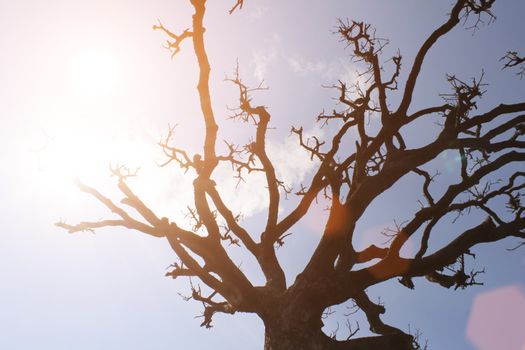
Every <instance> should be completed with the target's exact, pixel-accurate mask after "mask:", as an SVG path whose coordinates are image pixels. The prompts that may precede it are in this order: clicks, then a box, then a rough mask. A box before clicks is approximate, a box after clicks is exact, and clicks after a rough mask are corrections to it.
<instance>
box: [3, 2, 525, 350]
mask: <svg viewBox="0 0 525 350" xmlns="http://www.w3.org/2000/svg"><path fill="white" fill-rule="evenodd" d="M231 2H232V4H230V3H229V2H228V1H221V2H220V3H219V2H213V3H210V4H209V6H208V11H207V14H206V18H205V26H206V28H207V31H206V35H205V40H206V45H207V50H208V55H209V58H210V62H211V66H212V76H211V81H210V86H211V93H212V100H213V106H214V109H215V114H216V118H217V121H218V123H219V125H220V132H219V140H223V139H228V140H234V141H237V142H240V141H242V140H244V141H246V140H247V138H249V136H247V135H250V133H252V134H253V129H252V128H251V127H250V126H249V125H239V124H236V123H234V122H232V121H231V120H229V119H228V117H229V116H230V115H231V112H230V111H229V110H228V107H231V106H234V105H235V103H236V102H237V97H236V89H235V88H234V87H233V86H232V85H231V84H228V82H225V81H224V80H225V77H228V76H231V75H232V73H233V72H234V69H235V67H236V64H237V62H238V63H239V68H240V73H241V76H242V77H243V79H244V80H245V81H246V82H247V83H248V84H250V85H252V86H256V85H257V84H258V83H259V82H260V81H261V80H264V82H265V84H266V85H267V86H268V87H269V89H268V90H265V91H260V92H258V93H257V94H256V95H255V96H254V102H256V103H259V104H264V105H266V106H267V107H268V109H269V111H270V112H271V113H272V122H271V127H272V129H271V130H270V131H269V136H268V137H269V140H268V148H269V153H270V156H271V157H272V159H273V160H274V162H275V165H276V168H277V169H278V170H277V171H278V174H279V176H280V178H282V179H284V180H285V181H286V182H287V183H289V184H292V185H295V186H298V185H299V183H300V182H301V181H303V180H305V179H307V178H308V176H309V174H311V170H312V169H313V168H314V166H315V164H314V163H312V162H310V161H309V157H308V155H306V154H304V153H303V152H302V151H301V150H300V149H298V147H297V145H296V141H295V140H294V139H293V138H292V137H290V135H289V134H290V133H289V131H290V127H291V126H292V125H294V126H300V125H302V126H303V127H304V128H305V130H306V131H307V132H308V134H310V135H317V136H320V137H323V136H328V135H329V134H330V131H331V129H330V128H325V129H319V128H318V126H317V125H316V124H315V122H314V120H315V116H316V115H317V114H319V112H321V111H322V110H323V109H326V110H331V109H333V108H334V107H337V106H336V104H335V101H334V97H336V93H335V92H334V90H332V89H328V88H326V86H330V85H332V84H334V83H335V82H337V80H338V79H341V80H344V81H350V82H351V81H354V80H355V79H357V74H356V69H357V68H358V67H357V66H356V65H355V63H353V62H352V61H351V59H350V53H351V52H350V50H349V49H345V45H344V43H342V42H340V40H339V38H338V37H337V36H336V35H335V34H333V32H334V30H335V27H336V25H337V19H338V18H341V19H346V18H349V19H357V20H366V21H367V22H369V23H371V24H373V25H374V26H375V27H376V28H377V34H378V36H380V37H384V38H388V39H389V40H390V43H389V45H388V46H387V47H386V48H385V55H386V56H385V59H384V61H387V59H388V57H389V56H388V55H392V54H394V53H396V52H397V50H399V51H400V52H401V54H402V55H403V60H404V63H403V68H404V69H407V68H408V67H409V66H410V62H411V60H412V59H413V57H414V54H415V52H416V50H417V48H418V45H420V44H421V43H422V42H423V40H424V39H425V38H426V36H427V35H428V34H430V33H431V32H432V31H433V29H435V28H436V27H437V26H439V24H440V23H442V22H443V21H444V20H445V18H446V14H447V12H448V10H449V8H450V1H438V0H433V1H425V2H423V1H416V0H411V1H409V0H404V1H389V2H387V1H356V0H347V1H335V0H329V1H315V2H314V1H299V0H290V1H286V2H282V1H275V0H266V1H262V0H245V6H244V8H243V9H242V11H238V12H235V13H234V14H233V15H231V16H229V15H228V9H229V8H230V7H231V5H233V1H231ZM524 11H525V3H524V2H522V1H510V0H501V1H498V2H497V4H496V5H495V8H494V14H495V15H496V17H497V19H496V20H495V21H494V22H493V23H490V24H487V25H482V26H481V27H480V28H479V29H478V30H477V31H475V32H473V31H472V30H471V29H465V28H464V27H465V26H460V27H458V28H456V29H455V30H453V32H452V33H451V35H449V36H448V37H446V38H444V39H443V40H442V41H440V42H439V43H438V44H437V45H436V46H435V48H434V49H433V50H432V51H431V53H430V54H429V56H428V58H427V60H426V61H425V64H424V66H423V72H422V75H421V79H420V81H418V85H417V92H416V94H415V101H416V102H415V105H414V106H415V107H414V108H416V107H422V106H428V105H432V104H439V103H440V102H441V97H440V96H439V94H440V93H443V92H447V91H448V85H447V82H446V79H445V74H446V73H453V74H457V75H458V77H462V78H464V79H470V78H471V77H477V76H479V75H480V74H481V72H482V71H484V72H485V73H484V74H485V79H486V82H487V83H488V84H489V85H488V86H487V87H486V89H487V93H486V95H485V97H484V98H483V99H482V101H481V102H480V103H479V106H478V107H479V109H480V110H481V111H483V110H487V109H488V108H491V107H492V106H495V105H497V104H499V103H502V102H507V103H511V102H518V101H521V100H522V99H523V95H524V94H523V91H524V84H525V81H523V80H520V79H519V78H518V77H516V76H515V75H514V72H512V71H502V70H501V65H502V63H501V62H499V61H498V60H499V58H500V57H501V56H502V55H503V54H504V53H505V52H506V51H507V50H518V51H521V52H525V44H524V43H523V38H522V33H523V28H522V24H521V22H522V19H521V15H522V14H523V12H524ZM191 14H192V9H191V6H190V5H189V2H188V3H187V2H186V1H168V0H151V1H148V2H144V1H137V0H112V1H110V2H109V1H102V0H91V1H83V0H47V1H38V0H18V1H7V0H0V47H2V50H1V51H0V121H1V122H2V127H1V128H0V159H1V161H2V170H3V171H2V172H1V174H0V219H1V221H2V223H3V225H2V229H1V230H0V276H1V278H2V282H1V285H0V348H2V349H10V350H32V349H42V350H47V349H50V350H51V349H52V350H60V349H75V350H77V349H78V350H84V349H99V350H109V349H111V350H120V349H122V350H124V349H126V350H138V349H152V350H164V349H207V348H210V347H213V348H215V349H230V350H237V349H239V350H240V349H262V345H263V340H264V330H263V325H262V322H261V321H259V320H258V319H257V317H256V316H254V315H246V314H236V315H234V316H230V315H217V316H215V317H214V327H213V328H212V329H211V330H207V329H204V328H201V327H199V324H200V320H199V318H195V316H198V315H200V312H201V306H200V305H199V304H198V303H195V302H194V303H192V302H185V301H184V300H183V298H181V294H182V295H187V294H189V287H188V284H187V281H185V280H182V279H180V280H171V279H168V278H165V277H164V273H165V272H166V269H167V267H168V266H169V265H170V264H171V263H173V262H174V261H176V257H175V256H174V254H173V252H172V251H171V250H170V248H169V246H168V244H167V242H165V241H164V240H162V239H155V238H151V237H144V236H143V235H141V234H139V233H137V232H132V231H127V230H122V229H105V230H99V231H97V233H96V234H90V233H80V234H75V235H70V234H68V233H66V232H64V231H63V230H61V229H59V228H57V227H55V226H54V225H53V224H54V223H55V222H57V221H66V222H68V223H74V222H78V221H81V220H89V219H91V220H96V219H99V218H107V217H109V213H107V212H106V211H105V210H104V208H102V207H101V206H100V205H99V204H98V203H97V202H95V201H94V200H92V199H91V198H89V197H87V196H86V195H85V194H83V193H81V192H80V191H79V190H78V189H77V188H76V187H75V186H74V185H73V179H74V178H75V177H79V178H80V179H82V180H83V181H84V182H86V183H88V184H90V185H93V186H96V187H97V188H98V189H100V190H101V191H103V192H104V193H105V194H107V195H108V196H112V198H116V199H118V192H117V191H116V186H115V179H114V178H111V177H110V176H109V171H108V165H109V164H113V165H117V164H126V165H128V166H130V167H140V171H139V176H138V177H137V178H134V179H132V180H130V185H131V186H132V187H133V188H134V189H135V191H136V193H137V194H139V195H140V196H141V197H142V198H143V200H144V201H145V202H146V203H148V204H150V206H151V207H152V208H154V209H155V210H156V212H157V213H158V214H159V216H167V217H170V218H173V219H176V220H181V221H183V220H185V217H184V211H185V208H186V205H187V204H188V203H190V200H191V187H190V186H191V181H192V176H193V175H192V174H191V173H188V174H186V175H185V174H184V173H183V172H182V171H181V170H180V169H178V168H177V167H176V166H175V165H174V164H170V165H168V166H166V167H162V168H160V167H159V166H158V165H157V164H158V163H161V162H163V161H164V160H165V158H163V154H162V152H161V150H160V148H159V147H158V146H157V142H158V141H159V140H160V139H161V138H162V137H163V136H165V135H166V132H167V130H168V125H172V126H173V125H177V126H176V128H175V138H174V142H175V143H176V144H177V145H178V146H183V147H185V148H186V149H187V150H188V151H189V152H190V153H192V154H193V153H195V152H199V151H200V149H201V143H202V136H203V135H202V131H201V129H202V125H203V123H202V118H201V115H200V112H199V104H198V96H197V94H196V89H195V86H196V82H197V70H196V68H197V67H196V63H195V58H194V55H193V51H192V47H191V45H190V43H189V42H187V43H183V45H182V47H181V48H182V50H181V52H180V53H179V54H178V55H177V56H176V57H175V58H174V59H171V57H170V53H169V52H168V50H166V49H165V48H163V46H162V45H163V43H164V42H165V39H166V38H165V37H164V36H163V35H162V33H160V32H155V31H153V30H152V26H153V25H154V24H156V23H157V21H158V20H160V21H162V23H163V24H164V25H166V26H167V27H169V28H171V29H173V31H175V32H178V31H181V30H183V29H185V28H187V27H188V26H189V25H190V24H191ZM466 26H468V23H467V25H466ZM387 64H388V62H386V63H385V65H387ZM402 77H404V76H402ZM394 101H395V99H394ZM432 130H433V127H432V126H422V128H421V129H418V130H417V133H416V132H413V133H412V134H411V135H412V138H411V139H410V142H412V145H417V143H418V142H421V141H424V140H425V137H427V136H429V135H431V132H432ZM452 157H453V155H451V154H443V155H442V156H441V158H440V159H438V160H437V165H438V166H439V167H441V170H442V171H441V172H442V173H443V178H444V179H445V180H447V179H449V180H450V179H453V178H454V176H455V174H454V173H453V172H454V170H453V167H452V165H453V160H451V159H452ZM451 164H452V165H451ZM449 165H450V166H451V170H450V171H449V172H447V171H448V169H449V168H448V166H449ZM215 176H216V179H217V182H218V184H219V186H220V188H221V189H222V190H223V192H224V193H225V197H226V200H227V202H228V203H230V204H231V206H232V207H233V208H234V209H235V210H242V212H243V215H244V223H245V224H246V225H247V227H248V228H250V229H251V230H252V231H253V232H255V233H257V232H259V231H260V230H261V223H262V222H263V220H262V217H263V216H262V213H263V211H264V208H265V199H266V197H265V190H264V187H263V186H264V180H263V179H261V178H259V177H257V176H253V177H251V178H250V179H249V181H248V183H247V184H241V185H240V186H239V187H238V189H237V190H235V189H236V181H235V180H234V179H232V178H231V176H230V173H229V171H228V169H227V168H221V169H218V171H217V173H216V174H215ZM414 179H415V178H413V177H407V178H403V179H402V180H401V181H400V183H399V184H398V185H396V187H394V188H393V190H392V191H391V193H388V194H385V195H384V196H381V198H379V200H378V201H377V202H374V203H373V205H372V207H371V208H370V213H369V214H367V215H365V216H364V217H363V219H362V222H360V224H359V226H358V231H359V232H360V235H359V237H358V240H357V242H356V244H357V245H358V246H359V245H360V244H361V245H364V244H366V243H370V242H379V243H380V242H381V239H382V236H381V235H379V234H378V233H379V232H380V231H381V230H382V229H384V228H385V227H387V226H392V225H393V224H394V220H397V222H402V221H403V220H406V219H408V218H410V215H411V214H412V213H413V211H414V210H415V209H417V208H418V204H417V199H418V197H417V196H418V193H419V192H418V191H419V190H418V189H415V190H414V186H413V183H414V181H415V180H414ZM292 201H293V200H292ZM289 206H290V204H287V203H284V204H283V210H286V208H288V207H289ZM325 216H326V212H325V211H324V210H323V203H322V200H320V202H319V204H318V205H316V206H315V207H314V208H312V213H311V215H310V216H309V217H307V218H305V219H304V220H303V221H302V222H301V223H300V224H299V226H298V227H297V229H296V232H294V235H292V236H291V237H289V238H288V239H287V244H285V246H284V247H283V248H281V249H280V250H279V251H278V256H279V259H280V261H281V262H282V264H283V265H284V266H285V267H286V271H287V278H288V281H289V283H290V281H293V279H294V277H295V275H296V274H297V273H299V272H300V271H301V269H302V267H303V266H304V264H305V263H306V262H307V259H308V257H309V254H311V252H312V251H313V249H314V247H315V244H316V243H317V241H318V239H319V237H320V236H319V235H320V230H321V229H322V224H321V222H322V218H323V217H325ZM480 218H481V217H480V216H479V215H478V216H476V215H472V216H469V217H464V218H462V220H461V221H460V222H458V224H457V226H455V227H454V229H461V228H462V227H469V226H472V224H473V223H475V222H476V221H475V220H479V219H480ZM443 230H444V231H448V230H450V231H451V233H452V232H453V231H454V230H452V229H451V226H445V227H443ZM451 233H448V236H447V235H444V238H445V239H446V238H450V237H451V236H450V235H451ZM435 243H436V245H439V244H441V243H442V242H440V241H439V240H438V241H436V242H435ZM516 243H517V241H516V240H510V239H509V240H505V241H502V242H498V243H496V244H492V245H489V246H481V247H478V248H476V249H475V253H476V255H477V258H476V260H474V261H471V264H472V265H470V266H472V268H476V267H477V268H482V267H485V268H486V274H484V275H483V276H482V277H481V278H482V281H483V282H484V285H483V286H475V287H472V288H469V289H467V290H464V291H461V290H460V291H454V290H445V289H443V288H440V287H436V286H435V285H429V284H428V283H425V282H424V280H423V279H416V281H415V282H416V289H415V290H414V291H411V290H408V289H406V288H404V287H403V286H401V285H400V284H399V283H397V282H396V281H390V282H387V283H385V284H383V285H381V286H377V287H373V288H370V290H369V292H370V295H371V297H372V299H373V300H378V298H379V297H380V298H381V301H382V302H384V304H385V307H386V309H387V313H386V314H385V315H384V320H385V321H388V322H390V323H391V324H392V325H394V326H396V327H399V328H402V329H403V330H405V331H408V330H409V327H410V330H411V331H412V332H415V330H420V331H421V332H422V336H421V338H422V339H423V340H424V339H428V341H429V348H430V349H465V350H474V349H479V350H489V349H495V348H500V349H508V350H514V349H516V350H523V349H525V336H523V334H521V333H522V331H521V329H520V325H523V324H524V323H525V274H524V272H525V255H524V250H523V249H521V250H517V251H514V252H508V251H507V248H512V247H513V246H514V245H515V244H516ZM407 249H408V250H410V247H409V248H407ZM408 253H409V252H408ZM232 254H233V256H234V257H235V259H237V261H239V263H242V264H243V265H242V266H243V270H244V271H246V272H247V273H249V274H250V275H251V277H252V278H253V280H254V281H255V282H257V283H260V282H261V280H262V278H261V276H260V275H258V274H257V273H256V272H254V270H255V269H254V268H253V266H254V265H253V261H250V260H249V259H248V258H247V257H246V256H245V255H243V253H242V252H241V251H240V250H233V251H232ZM346 307H347V305H342V306H339V307H337V308H334V311H335V313H334V314H333V315H331V316H330V317H329V318H328V319H326V320H325V323H326V327H325V331H326V332H327V333H330V332H332V331H334V330H335V329H336V328H337V324H338V323H339V325H340V331H339V332H340V333H338V336H340V337H342V338H345V337H346V333H345V332H346V328H345V326H344V324H345V323H344V322H345V316H344V314H345V313H347V312H348V310H347V308H346ZM355 317H356V318H355V319H352V324H355V321H359V320H360V321H359V323H360V325H361V327H360V328H361V329H362V330H361V331H360V333H358V335H367V334H368V333H367V330H366V328H367V327H366V321H364V320H363V319H362V315H359V314H358V315H356V316H355Z"/></svg>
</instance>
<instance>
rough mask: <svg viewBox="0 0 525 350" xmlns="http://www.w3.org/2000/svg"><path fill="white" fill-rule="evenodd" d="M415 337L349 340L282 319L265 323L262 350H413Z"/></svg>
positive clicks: (377, 337) (394, 335) (375, 337)
mask: <svg viewBox="0 0 525 350" xmlns="http://www.w3.org/2000/svg"><path fill="white" fill-rule="evenodd" d="M414 349H415V347H414V339H413V337H412V336H410V335H408V334H403V333H398V334H388V335H381V336H373V337H364V338H356V339H350V340H342V341H338V340H335V339H333V338H331V337H329V336H327V335H326V334H324V333H323V332H322V331H321V327H316V328H305V327H303V326H302V325H301V324H300V323H299V322H294V321H288V322H286V321H283V320H282V319H281V320H279V321H277V322H274V323H272V324H270V325H269V324H268V322H267V324H266V330H265V340H264V350H414Z"/></svg>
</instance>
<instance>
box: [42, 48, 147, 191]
mask: <svg viewBox="0 0 525 350" xmlns="http://www.w3.org/2000/svg"><path fill="white" fill-rule="evenodd" d="M69 68H70V69H69V71H66V72H64V73H65V74H67V78H68V79H67V81H68V84H67V93H66V94H65V95H64V96H65V97H64V98H65V99H68V103H69V104H70V105H73V108H71V109H69V111H68V112H64V113H62V114H60V115H58V116H54V117H53V118H51V119H52V122H48V123H47V125H45V126H44V127H42V133H41V135H40V136H39V138H40V141H39V150H38V152H37V153H38V168H39V172H40V174H39V175H40V176H42V177H45V178H46V181H47V182H48V183H50V182H52V183H54V184H55V185H56V186H59V187H60V186H63V185H64V181H65V180H70V179H72V178H75V177H80V178H81V179H86V180H87V179H89V180H87V181H93V179H95V178H100V177H101V176H104V177H107V174H108V171H107V169H108V166H109V164H111V163H113V164H117V162H119V163H120V164H128V165H130V166H138V165H141V164H143V163H145V162H150V163H151V162H152V158H151V154H150V153H149V152H148V151H149V150H150V149H151V148H152V146H153V145H154V144H153V143H151V142H149V140H148V141H146V140H145V137H144V135H137V130H136V129H137V127H135V128H134V129H133V127H134V125H130V123H128V124H125V123H122V116H119V115H112V114H111V112H110V111H111V110H114V108H111V107H112V106H113V105H114V104H115V103H118V102H116V99H115V98H114V97H115V96H117V95H118V91H117V90H118V89H117V86H116V85H117V82H118V74H117V73H118V72H117V64H116V61H115V59H114V58H113V56H112V55H111V54H109V53H106V52H104V51H101V50H96V49H90V50H86V51H83V52H80V53H77V54H76V55H74V56H73V57H72V58H71V60H70V64H69ZM148 143H150V144H149V145H148ZM148 146H149V147H148Z"/></svg>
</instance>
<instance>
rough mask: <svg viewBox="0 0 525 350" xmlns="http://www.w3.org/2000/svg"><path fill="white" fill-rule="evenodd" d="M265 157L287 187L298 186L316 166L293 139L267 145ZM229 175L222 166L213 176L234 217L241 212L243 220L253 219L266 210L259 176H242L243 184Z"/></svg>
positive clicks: (263, 181) (264, 189) (319, 133)
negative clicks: (253, 216)
mask: <svg viewBox="0 0 525 350" xmlns="http://www.w3.org/2000/svg"><path fill="white" fill-rule="evenodd" d="M313 134H314V133H313V132H312V131H309V132H304V137H305V138H307V137H310V136H312V135H313ZM315 135H316V136H318V137H321V136H322V131H320V130H318V131H317V130H316V132H315ZM267 152H268V157H269V158H270V159H271V160H272V163H273V165H274V167H275V170H276V173H277V174H276V175H277V177H278V179H279V180H281V181H284V182H285V184H286V185H287V186H297V185H299V184H300V183H301V182H302V181H303V180H304V179H305V177H306V175H307V174H308V173H309V172H311V171H312V170H313V169H314V167H315V166H316V165H317V164H318V162H317V161H315V160H314V161H312V160H311V159H310V156H309V154H308V153H307V152H306V151H305V150H304V149H303V148H301V147H300V146H299V144H298V141H297V138H296V137H293V136H291V137H289V138H287V139H286V140H284V141H281V142H277V141H268V142H267ZM232 175H234V173H233V172H232V170H231V168H230V167H229V166H224V167H221V168H219V169H217V171H216V172H215V176H214V179H215V181H216V182H217V188H218V190H219V191H220V193H221V194H222V195H223V197H224V200H225V202H226V203H227V205H229V206H230V209H231V210H232V211H233V212H234V213H239V212H241V213H242V214H243V216H245V217H247V216H252V215H255V214H257V213H259V212H261V211H262V210H264V209H266V208H267V207H268V190H267V183H266V178H265V176H264V174H263V173H261V172H252V173H251V174H246V176H244V181H242V182H240V183H238V180H237V179H236V178H234V177H233V176H232Z"/></svg>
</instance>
